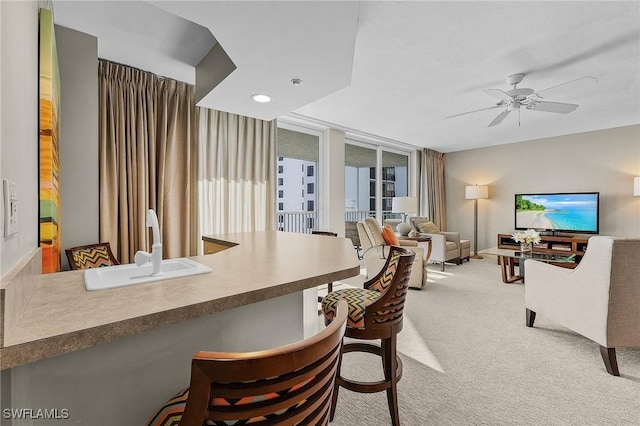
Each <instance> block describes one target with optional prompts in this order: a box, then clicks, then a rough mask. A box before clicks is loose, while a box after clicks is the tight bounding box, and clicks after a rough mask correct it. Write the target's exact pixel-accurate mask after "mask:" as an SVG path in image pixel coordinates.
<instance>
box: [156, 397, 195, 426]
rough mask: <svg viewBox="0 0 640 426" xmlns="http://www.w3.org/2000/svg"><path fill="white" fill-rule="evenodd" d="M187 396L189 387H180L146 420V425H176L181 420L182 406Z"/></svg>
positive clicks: (184, 404)
mask: <svg viewBox="0 0 640 426" xmlns="http://www.w3.org/2000/svg"><path fill="white" fill-rule="evenodd" d="M187 398H189V388H185V389H182V390H181V391H180V392H178V393H177V394H175V395H174V397H173V398H171V399H170V400H168V401H167V402H165V403H164V405H163V406H162V407H160V409H159V410H158V411H156V413H155V414H154V415H153V417H151V419H150V420H149V421H148V422H147V426H178V425H179V424H180V420H182V414H183V413H184V407H185V406H186V405H187Z"/></svg>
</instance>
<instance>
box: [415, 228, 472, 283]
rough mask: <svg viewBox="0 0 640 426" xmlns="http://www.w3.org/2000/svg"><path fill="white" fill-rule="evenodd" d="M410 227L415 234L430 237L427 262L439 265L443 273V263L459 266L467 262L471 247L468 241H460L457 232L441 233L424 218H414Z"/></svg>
mask: <svg viewBox="0 0 640 426" xmlns="http://www.w3.org/2000/svg"><path fill="white" fill-rule="evenodd" d="M411 225H412V226H413V229H414V230H415V231H416V232H419V233H420V234H423V235H428V236H430V237H431V244H432V249H431V257H430V258H429V261H431V262H437V263H440V264H441V268H442V270H443V271H444V264H445V262H455V263H456V264H458V265H459V264H460V262H461V261H462V260H463V259H466V260H469V256H470V255H471V246H470V242H469V240H461V239H460V233H459V232H451V231H441V230H440V229H438V227H437V226H436V225H435V224H434V223H433V222H431V221H430V220H429V219H428V218H426V217H421V216H414V217H412V218H411Z"/></svg>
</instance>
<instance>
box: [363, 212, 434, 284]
mask: <svg viewBox="0 0 640 426" xmlns="http://www.w3.org/2000/svg"><path fill="white" fill-rule="evenodd" d="M357 226H358V235H359V237H360V244H361V245H362V259H363V260H364V266H365V268H366V270H367V276H366V278H367V279H369V278H372V277H375V276H376V274H377V273H378V272H380V270H381V269H382V267H383V266H384V264H385V262H386V260H387V256H388V255H389V251H390V250H389V249H390V247H391V246H389V245H387V244H386V242H385V240H384V238H383V237H382V228H381V227H380V224H379V223H378V221H376V220H375V219H374V218H372V217H367V218H365V219H364V220H362V221H360V222H358V223H357ZM399 245H400V246H403V247H405V248H408V249H409V250H411V251H413V252H414V253H415V254H416V255H415V258H414V260H413V264H412V266H411V276H410V279H409V287H412V288H419V289H421V288H423V287H424V285H425V284H426V282H427V262H425V259H424V256H425V253H424V250H423V249H422V247H418V243H417V242H415V241H406V240H400V241H399Z"/></svg>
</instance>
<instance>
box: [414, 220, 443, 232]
mask: <svg viewBox="0 0 640 426" xmlns="http://www.w3.org/2000/svg"><path fill="white" fill-rule="evenodd" d="M418 229H419V230H420V232H421V233H423V234H439V233H440V229H439V228H438V227H437V226H436V224H435V223H433V222H423V223H419V224H418Z"/></svg>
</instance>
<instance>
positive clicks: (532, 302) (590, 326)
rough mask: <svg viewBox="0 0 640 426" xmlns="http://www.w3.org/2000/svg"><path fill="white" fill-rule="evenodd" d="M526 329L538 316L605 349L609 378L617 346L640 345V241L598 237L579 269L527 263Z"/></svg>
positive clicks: (615, 370)
mask: <svg viewBox="0 0 640 426" xmlns="http://www.w3.org/2000/svg"><path fill="white" fill-rule="evenodd" d="M525 307H526V325H527V326H528V327H533V323H534V321H535V318H536V314H540V315H542V316H544V317H546V318H548V319H550V320H552V321H554V322H556V323H558V324H559V325H561V326H563V327H566V328H568V329H570V330H573V331H575V332H576V333H578V334H581V335H582V336H584V337H586V338H588V339H591V340H593V341H594V342H596V343H598V344H599V345H600V354H601V355H602V359H603V361H604V364H605V367H606V369H607V372H609V374H612V375H614V376H618V375H619V371H618V363H617V360H616V349H615V348H616V347H620V346H640V239H625V238H614V237H604V236H596V237H591V238H590V239H589V243H588V246H587V252H586V254H585V255H584V257H583V258H582V261H581V262H580V264H579V265H578V266H577V267H576V268H575V269H566V268H561V267H558V266H553V265H549V264H547V263H543V262H538V261H535V260H532V259H527V260H526V262H525Z"/></svg>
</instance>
